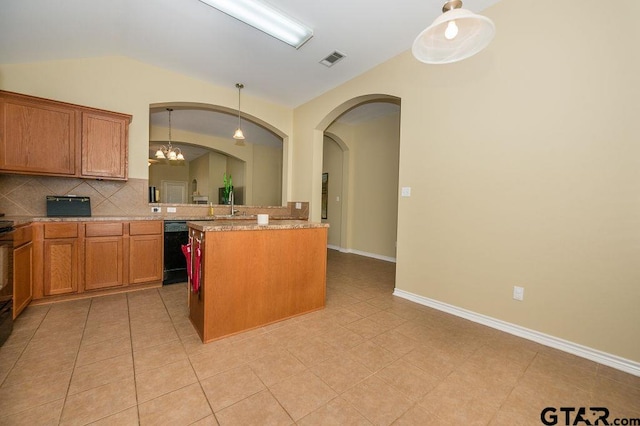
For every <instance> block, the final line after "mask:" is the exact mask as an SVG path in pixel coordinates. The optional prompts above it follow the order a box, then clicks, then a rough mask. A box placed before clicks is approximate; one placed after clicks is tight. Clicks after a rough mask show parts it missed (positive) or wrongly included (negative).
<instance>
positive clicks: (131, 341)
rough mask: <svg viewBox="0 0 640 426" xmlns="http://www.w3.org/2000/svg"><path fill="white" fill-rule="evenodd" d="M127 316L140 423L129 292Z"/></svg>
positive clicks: (138, 413) (137, 413)
mask: <svg viewBox="0 0 640 426" xmlns="http://www.w3.org/2000/svg"><path fill="white" fill-rule="evenodd" d="M126 297H127V318H128V319H129V343H130V346H131V363H132V364H133V365H132V367H133V394H134V395H135V398H136V405H135V407H136V415H137V419H138V424H141V423H140V404H139V401H138V381H137V380H136V375H137V372H136V359H135V353H134V351H133V331H132V328H131V299H130V298H129V294H127V296H126Z"/></svg>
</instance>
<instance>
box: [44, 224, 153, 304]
mask: <svg viewBox="0 0 640 426" xmlns="http://www.w3.org/2000/svg"><path fill="white" fill-rule="evenodd" d="M34 229H35V230H34V251H33V256H34V259H33V265H34V267H33V268H32V272H33V277H34V278H33V281H34V286H33V289H34V290H33V298H34V299H43V298H44V299H46V298H50V297H54V296H55V297H57V298H66V296H74V297H78V295H79V294H81V293H85V292H86V293H87V294H88V295H89V294H91V293H93V292H101V293H104V292H108V291H109V290H117V289H122V288H126V287H128V286H135V285H138V286H140V285H148V286H154V285H161V283H162V265H163V261H162V260H163V222H162V221H161V220H156V221H135V222H127V221H109V222H107V221H104V222H103V221H92V222H55V223H37V224H34Z"/></svg>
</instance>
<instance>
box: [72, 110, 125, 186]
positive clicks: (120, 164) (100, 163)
mask: <svg viewBox="0 0 640 426" xmlns="http://www.w3.org/2000/svg"><path fill="white" fill-rule="evenodd" d="M129 121H130V117H129V116H121V115H115V114H113V115H111V114H107V113H104V114H100V113H93V112H83V113H82V177H98V178H108V179H122V180H126V179H127V168H128V164H127V147H128V143H127V133H128V128H129Z"/></svg>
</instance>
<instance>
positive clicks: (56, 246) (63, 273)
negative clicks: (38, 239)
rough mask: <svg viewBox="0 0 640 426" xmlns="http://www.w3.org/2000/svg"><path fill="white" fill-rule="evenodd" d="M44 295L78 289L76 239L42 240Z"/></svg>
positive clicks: (53, 294)
mask: <svg viewBox="0 0 640 426" xmlns="http://www.w3.org/2000/svg"><path fill="white" fill-rule="evenodd" d="M43 283H44V295H45V296H55V295H59V294H68V293H75V292H77V291H78V240H77V239H75V238H64V239H51V240H44V277H43Z"/></svg>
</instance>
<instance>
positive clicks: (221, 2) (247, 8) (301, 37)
mask: <svg viewBox="0 0 640 426" xmlns="http://www.w3.org/2000/svg"><path fill="white" fill-rule="evenodd" d="M200 1H201V2H203V3H205V4H207V5H209V6H211V7H215V8H216V9H218V10H219V11H221V12H224V13H226V14H227V15H229V16H232V17H234V18H236V19H238V20H240V21H242V22H244V23H245V24H249V25H251V26H252V27H254V28H256V29H259V30H260V31H262V32H265V33H267V34H269V35H270V36H273V37H275V38H277V39H278V40H281V41H284V42H285V43H287V44H288V45H291V46H293V47H295V48H296V49H299V48H300V47H301V46H302V45H303V44H305V43H306V42H307V41H308V40H309V39H310V38H311V37H313V30H312V29H311V28H309V27H307V26H306V25H302V24H301V23H299V22H297V21H295V20H294V19H292V18H290V17H288V16H287V15H285V14H283V13H282V12H280V11H279V10H277V9H275V8H274V7H273V6H271V5H269V4H267V3H264V2H262V1H258V0H200Z"/></svg>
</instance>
